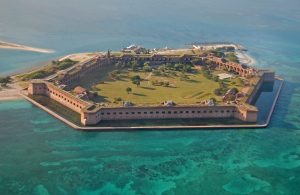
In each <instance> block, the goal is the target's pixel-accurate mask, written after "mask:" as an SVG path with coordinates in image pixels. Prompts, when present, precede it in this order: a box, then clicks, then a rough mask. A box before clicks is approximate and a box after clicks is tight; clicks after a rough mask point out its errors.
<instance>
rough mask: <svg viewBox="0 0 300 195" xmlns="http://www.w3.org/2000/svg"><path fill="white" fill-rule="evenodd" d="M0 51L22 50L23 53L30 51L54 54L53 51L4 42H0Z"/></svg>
mask: <svg viewBox="0 0 300 195" xmlns="http://www.w3.org/2000/svg"><path fill="white" fill-rule="evenodd" d="M0 49H13V50H24V51H32V52H38V53H54V50H50V49H42V48H37V47H29V46H26V45H21V44H16V43H9V42H4V41H0Z"/></svg>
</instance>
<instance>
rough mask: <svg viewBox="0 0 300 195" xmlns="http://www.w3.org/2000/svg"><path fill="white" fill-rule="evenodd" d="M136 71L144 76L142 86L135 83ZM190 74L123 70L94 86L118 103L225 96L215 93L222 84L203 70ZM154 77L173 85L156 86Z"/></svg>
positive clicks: (106, 98)
mask: <svg viewBox="0 0 300 195" xmlns="http://www.w3.org/2000/svg"><path fill="white" fill-rule="evenodd" d="M176 73H177V74H180V73H179V72H176ZM134 75H139V76H140V77H141V78H142V79H143V81H142V82H141V85H140V86H136V85H134V84H132V82H131V80H130V78H131V77H132V76H134ZM186 75H187V76H188V77H189V78H188V79H187V80H181V78H180V77H179V76H153V74H152V73H149V72H133V71H123V72H122V74H121V78H120V79H119V80H109V79H107V78H106V79H104V80H103V81H104V82H99V84H97V85H96V86H95V87H94V88H97V90H98V94H99V96H100V100H102V101H106V102H110V103H114V104H118V102H115V99H116V98H121V99H122V100H126V101H131V102H132V103H134V104H138V105H147V104H160V103H161V102H163V101H165V100H173V101H174V102H175V103H177V104H192V103H199V102H201V101H202V100H207V99H209V98H211V97H215V98H216V99H217V100H219V101H220V100H221V97H219V96H215V95H214V90H215V89H216V88H218V87H219V84H218V82H215V81H212V80H209V79H207V78H205V77H204V76H203V75H202V74H200V73H195V74H191V73H187V74H186ZM152 81H163V82H169V84H170V86H169V87H163V86H154V85H153V84H152ZM127 87H130V88H132V92H131V93H129V94H128V93H127V92H126V88H127ZM119 104H121V103H119Z"/></svg>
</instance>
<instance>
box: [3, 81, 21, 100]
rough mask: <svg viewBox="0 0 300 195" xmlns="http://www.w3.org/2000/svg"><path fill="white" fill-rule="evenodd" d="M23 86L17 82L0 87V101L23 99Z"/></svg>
mask: <svg viewBox="0 0 300 195" xmlns="http://www.w3.org/2000/svg"><path fill="white" fill-rule="evenodd" d="M20 91H21V87H20V86H19V85H18V84H17V83H12V84H9V85H8V86H7V87H5V88H1V89H0V102H1V101H9V100H17V99H23V98H22V96H21V95H20Z"/></svg>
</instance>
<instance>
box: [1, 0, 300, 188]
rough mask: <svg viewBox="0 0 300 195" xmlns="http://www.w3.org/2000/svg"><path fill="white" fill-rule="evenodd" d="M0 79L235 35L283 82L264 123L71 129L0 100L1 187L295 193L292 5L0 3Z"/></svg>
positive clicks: (106, 0)
mask: <svg viewBox="0 0 300 195" xmlns="http://www.w3.org/2000/svg"><path fill="white" fill-rule="evenodd" d="M0 40H6V41H12V42H19V43H23V44H27V45H32V46H36V47H43V48H49V49H54V50H55V51H56V53H54V54H37V53H32V52H24V51H11V50H0V75H6V74H9V73H12V72H15V71H18V70H20V69H25V68H28V67H32V66H36V65H38V64H39V63H42V62H44V61H47V60H50V59H52V58H55V57H59V56H62V55H65V54H68V53H74V52H86V51H96V50H107V49H108V48H110V49H120V48H122V47H123V46H127V45H129V44H131V43H137V44H142V45H144V46H146V47H164V46H169V47H181V46H184V44H185V43H189V42H193V41H234V42H238V43H241V44H243V45H244V46H246V47H247V48H248V49H249V53H250V55H252V56H253V57H254V58H256V60H257V63H256V66H258V67H268V68H269V67H270V68H272V69H273V70H275V71H276V72H277V74H278V75H280V76H283V77H284V78H285V79H286V84H285V87H284V89H283V91H282V94H281V96H280V98H279V102H278V104H277V106H276V110H275V113H274V115H273V118H272V122H271V125H270V126H269V127H268V128H267V129H251V130H235V129H232V130H214V131H203V130H201V131H187V130H186V131H143V132H137V131H136V132H112V133H100V132H97V133H85V132H79V131H74V130H73V129H71V128H69V127H67V126H66V125H64V124H63V123H61V122H60V121H58V120H56V119H54V118H52V117H51V116H49V115H48V114H46V113H45V112H43V111H41V110H39V109H37V108H35V107H34V106H32V105H31V104H30V103H28V102H26V101H8V102H0V194H47V193H48V194H232V193H233V194H299V193H300V185H299V184H300V111H299V107H300V85H299V84H300V76H299V73H300V2H299V1H298V0H273V1H271V0H252V1H246V0H228V1H222V0H201V1H197V2H195V1H191V0H186V1H179V0H173V1H167V0H151V1H148V0H143V1H138V0H127V1H124V0H102V1H97V0H87V1H80V0H51V1H43V0H27V1H22V0H1V2H0Z"/></svg>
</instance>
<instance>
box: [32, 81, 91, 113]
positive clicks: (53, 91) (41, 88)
mask: <svg viewBox="0 0 300 195" xmlns="http://www.w3.org/2000/svg"><path fill="white" fill-rule="evenodd" d="M28 94H29V95H44V96H47V97H49V98H51V99H53V100H55V101H57V102H59V103H61V104H62V105H64V106H66V107H68V108H70V109H72V110H74V111H76V112H78V113H81V112H82V109H83V108H85V107H87V106H89V105H90V103H88V102H85V101H83V100H81V99H79V98H76V97H75V96H73V95H72V94H70V93H68V92H66V91H64V90H62V89H60V88H58V87H56V86H54V85H53V84H51V83H48V82H44V81H41V82H38V81H35V82H32V83H31V84H30V85H29V87H28Z"/></svg>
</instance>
